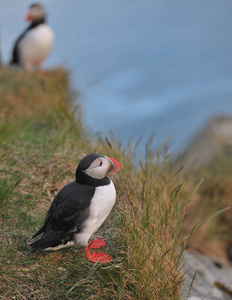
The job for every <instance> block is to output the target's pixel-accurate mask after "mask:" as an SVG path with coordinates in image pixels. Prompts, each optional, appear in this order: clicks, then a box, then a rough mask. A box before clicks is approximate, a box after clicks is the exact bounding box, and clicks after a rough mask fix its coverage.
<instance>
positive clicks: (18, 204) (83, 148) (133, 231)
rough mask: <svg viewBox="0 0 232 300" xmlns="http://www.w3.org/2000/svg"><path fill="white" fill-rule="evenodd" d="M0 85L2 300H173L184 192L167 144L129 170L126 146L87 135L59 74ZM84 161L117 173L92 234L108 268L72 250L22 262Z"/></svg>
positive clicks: (182, 240)
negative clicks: (107, 160) (99, 162)
mask: <svg viewBox="0 0 232 300" xmlns="http://www.w3.org/2000/svg"><path fill="white" fill-rule="evenodd" d="M0 80H1V85H0V114H1V118H0V143H1V146H2V147H1V149H0V156H1V164H0V176H1V184H0V195H1V199H0V205H1V219H0V222H1V224H0V225H1V226H0V228H1V240H0V249H1V250H0V269H1V273H0V274H1V277H0V297H2V298H3V299H11V298H12V297H13V298H16V299H160V300H164V299H179V296H180V290H181V283H182V281H183V276H182V275H181V272H180V269H181V255H182V252H183V249H184V247H185V245H186V243H187V240H188V239H187V236H188V232H189V231H190V230H191V229H188V230H186V234H185V235H184V234H183V230H182V228H183V222H184V216H185V211H186V207H187V205H188V203H189V201H190V195H191V192H189V190H188V189H187V188H185V187H183V186H182V183H183V178H182V177H181V175H180V173H178V172H176V171H173V170H172V169H171V168H170V165H169V163H168V162H167V157H166V153H165V149H166V145H164V147H163V148H162V149H160V151H158V152H157V153H153V152H152V151H151V149H150V148H149V145H146V159H145V162H142V161H140V163H139V166H137V167H136V166H135V165H134V163H133V156H134V153H133V151H132V149H131V146H130V144H128V145H127V146H126V147H125V148H122V146H121V144H120V143H119V142H118V141H115V140H114V138H113V136H110V137H108V139H107V140H106V139H103V138H101V137H94V136H92V135H91V134H90V133H87V132H86V130H85V129H84V126H83V123H82V119H81V107H80V105H78V106H77V107H76V111H75V112H74V111H73V104H72V103H71V102H72V97H71V93H70V92H69V91H68V89H69V87H68V76H67V73H66V72H65V71H63V70H53V71H50V72H48V73H46V74H44V75H43V76H39V75H37V74H32V75H28V74H25V73H22V72H15V71H11V70H4V69H1V70H0ZM75 115H76V116H77V118H75V117H74V116H75ZM91 152H98V153H102V154H105V155H108V156H110V157H113V158H115V159H117V160H118V161H119V162H120V163H121V165H122V170H121V171H120V172H118V173H117V174H115V175H114V176H112V179H113V181H114V183H115V186H116V190H117V204H116V206H115V208H114V209H113V211H112V213H111V215H110V217H109V218H108V219H107V221H106V222H105V224H104V225H103V226H102V227H101V228H100V230H99V231H98V232H97V235H99V236H101V237H104V238H105V239H106V241H107V247H106V249H105V251H106V252H107V253H109V254H111V255H112V256H113V262H112V263H109V264H106V265H100V264H92V263H90V262H88V261H87V260H86V259H85V256H84V251H83V250H82V249H79V248H77V247H72V248H69V249H65V250H62V251H57V252H50V253H45V252H39V253H36V254H33V255H30V254H29V253H28V244H29V243H30V238H31V236H32V235H33V234H34V233H35V232H36V230H37V229H38V228H39V227H40V225H41V224H42V222H43V219H44V217H45V215H46V212H47V209H48V207H49V205H50V203H51V201H52V200H53V198H54V196H55V195H56V193H57V192H58V191H59V190H60V189H61V188H62V187H63V186H64V185H66V184H67V183H69V182H71V181H73V180H74V174H75V169H76V166H77V164H78V162H79V161H80V159H81V158H82V157H83V156H85V155H86V154H88V153H91ZM190 187H191V188H192V187H193V186H192V185H190ZM193 223H194V222H193ZM190 228H192V227H191V225H190ZM187 231H188V232H187Z"/></svg>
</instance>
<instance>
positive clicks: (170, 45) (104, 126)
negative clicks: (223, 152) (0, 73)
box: [0, 0, 232, 153]
mask: <svg viewBox="0 0 232 300" xmlns="http://www.w3.org/2000/svg"><path fill="white" fill-rule="evenodd" d="M40 2H41V3H42V4H44V5H45V7H46V8H47V11H48V24H49V25H50V26H51V27H52V28H53V30H54V32H55V39H56V40H55V45H54V48H53V50H52V53H51V54H50V56H49V58H48V59H47V60H46V62H45V64H44V66H45V67H46V68H48V67H53V66H57V65H64V66H66V67H67V68H68V69H70V70H71V72H72V86H73V88H74V89H76V90H78V91H79V92H80V95H81V101H82V104H83V111H84V120H85V123H86V125H87V127H89V128H92V129H93V131H94V132H97V131H100V132H101V133H102V134H103V135H107V134H109V132H110V131H113V132H114V135H115V136H116V137H117V138H119V139H120V140H121V141H122V142H124V143H126V142H127V141H128V140H129V139H131V140H132V144H135V143H136V142H137V140H138V139H139V137H140V136H142V137H143V141H146V140H147V139H148V138H149V136H150V135H151V133H152V132H155V138H154V142H153V147H154V149H155V148H157V147H159V146H160V145H161V144H162V143H163V142H164V140H165V139H167V138H168V137H170V136H171V135H172V139H171V141H170V142H169V148H170V150H171V151H174V152H175V153H178V152H179V151H181V150H182V149H184V147H185V146H186V145H187V144H188V142H189V141H190V140H191V139H192V138H193V137H194V136H195V134H196V133H197V132H198V131H199V130H200V129H201V128H202V127H203V126H204V125H205V124H206V123H207V122H208V121H209V120H210V119H211V118H212V117H214V116H221V115H230V114H231V113H232V101H231V98H232V30H231V28H232V18H231V11H232V2H231V1H228V0H220V1H217V0H204V1H202V0H188V1H186V0H176V1H173V0H143V1H138V0H117V1H112V0H91V1H90V0H79V1H77V0H69V1H66V0H59V1H57V0H46V1H40ZM31 3H33V1H31V0H30V1H28V0H21V1H15V0H1V2H0V31H1V42H0V47H1V54H2V60H3V63H4V64H5V63H8V61H9V60H10V56H11V51H12V48H13V44H14V42H15V40H16V38H17V37H18V36H19V34H20V33H21V32H22V31H23V30H24V29H25V28H26V26H27V24H26V23H24V21H23V20H24V16H25V13H26V11H27V8H28V5H29V4H31ZM0 84H1V83H0ZM143 144H144V143H143ZM143 148H144V146H143ZM140 151H143V150H142V148H141V150H140Z"/></svg>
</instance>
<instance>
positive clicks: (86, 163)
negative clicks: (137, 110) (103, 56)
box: [30, 153, 121, 263]
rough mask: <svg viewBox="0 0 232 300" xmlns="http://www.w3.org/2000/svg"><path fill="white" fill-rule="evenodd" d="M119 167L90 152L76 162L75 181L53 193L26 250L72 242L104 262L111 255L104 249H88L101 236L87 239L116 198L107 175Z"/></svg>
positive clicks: (91, 257) (99, 244)
mask: <svg viewBox="0 0 232 300" xmlns="http://www.w3.org/2000/svg"><path fill="white" fill-rule="evenodd" d="M120 169H121V165H120V163H119V162H118V161H117V160H115V159H113V158H110V157H107V156H104V155H101V154H97V153H91V154H88V155H87V156H85V157H84V158H82V160H81V161H80V163H79V164H78V166H77V169H76V174H75V177H76V178H75V181H73V182H71V183H69V184H68V185H66V186H64V187H63V188H62V189H61V190H60V191H59V192H58V194H57V195H56V197H55V198H54V200H53V202H52V203H51V205H50V208H49V210H48V212H47V215H46V217H45V220H44V223H43V225H42V226H41V228H40V229H39V230H38V231H37V232H36V233H35V235H34V236H33V237H32V239H34V238H35V237H37V236H38V235H40V234H42V233H43V235H42V236H41V237H40V238H39V239H38V240H37V241H35V242H33V243H31V244H30V247H31V248H30V252H31V253H33V252H35V251H37V250H58V249H61V248H64V247H67V246H71V245H73V244H76V245H77V246H78V247H83V248H84V251H85V254H86V258H87V259H88V260H89V261H91V262H99V263H106V262H109V261H111V260H112V256H110V255H107V254H106V253H104V252H93V253H90V251H89V249H99V248H101V247H103V246H105V245H106V242H105V241H104V240H102V239H95V240H93V241H91V242H89V239H90V237H91V236H92V234H93V233H94V232H96V231H97V229H98V228H99V227H100V226H101V225H102V223H103V222H104V221H105V219H106V217H107V216H108V215H109V213H110V211H111V209H112V208H113V206H114V203H115V200H116V191H115V187H114V184H113V181H112V180H111V179H110V178H109V177H108V175H110V174H112V173H114V172H116V171H118V170H120Z"/></svg>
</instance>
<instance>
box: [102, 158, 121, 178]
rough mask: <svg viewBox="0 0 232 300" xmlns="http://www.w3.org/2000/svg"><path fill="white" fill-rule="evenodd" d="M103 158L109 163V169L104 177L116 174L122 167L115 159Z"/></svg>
mask: <svg viewBox="0 0 232 300" xmlns="http://www.w3.org/2000/svg"><path fill="white" fill-rule="evenodd" d="M105 158H106V159H107V160H108V162H109V167H108V169H107V173H106V175H109V174H112V173H114V172H117V171H119V170H121V168H122V166H121V165H120V163H119V162H118V161H117V160H116V159H114V158H111V157H107V156H105Z"/></svg>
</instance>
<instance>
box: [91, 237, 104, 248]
mask: <svg viewBox="0 0 232 300" xmlns="http://www.w3.org/2000/svg"><path fill="white" fill-rule="evenodd" d="M105 245H106V242H105V241H103V240H102V239H95V240H93V241H91V242H89V244H88V247H89V249H99V248H101V247H104V246H105Z"/></svg>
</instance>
